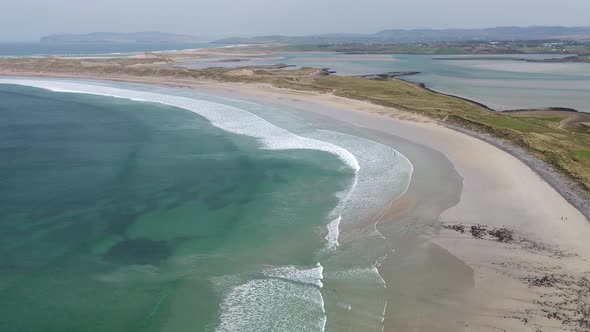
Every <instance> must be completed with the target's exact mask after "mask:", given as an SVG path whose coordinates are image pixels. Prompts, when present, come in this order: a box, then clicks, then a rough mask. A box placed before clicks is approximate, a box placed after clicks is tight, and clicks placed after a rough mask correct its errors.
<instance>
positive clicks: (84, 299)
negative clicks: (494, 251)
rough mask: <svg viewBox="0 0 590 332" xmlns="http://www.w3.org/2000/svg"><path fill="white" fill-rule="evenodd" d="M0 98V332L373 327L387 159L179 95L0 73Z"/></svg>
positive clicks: (294, 120)
mask: <svg viewBox="0 0 590 332" xmlns="http://www.w3.org/2000/svg"><path fill="white" fill-rule="evenodd" d="M0 100H1V101H2V102H0V128H2V129H1V130H0V138H1V139H0V238H1V241H0V257H1V258H0V310H1V311H2V315H1V316H0V327H2V330H6V331H40V330H43V331H60V332H63V331H324V330H328V331H329V330H330V320H331V319H332V320H337V319H338V316H339V315H347V316H348V317H355V320H354V321H355V322H356V324H358V326H356V327H353V328H356V329H357V330H358V329H363V330H368V331H370V330H374V331H380V330H381V326H382V321H383V312H384V309H385V305H386V303H385V301H384V298H383V296H382V295H383V291H382V290H383V287H385V286H386V285H385V284H384V282H383V279H382V278H381V277H380V275H379V273H378V272H377V268H376V267H377V266H378V265H379V263H380V262H381V261H382V259H383V258H384V257H385V255H386V254H387V252H389V251H390V250H389V248H387V245H386V244H385V241H384V240H383V237H382V236H381V234H380V233H379V232H378V230H377V229H376V228H375V224H374V221H375V220H377V218H378V217H379V216H380V215H381V214H382V213H383V210H384V209H385V208H386V207H387V206H388V204H389V203H390V201H391V199H393V198H395V197H398V196H399V195H401V194H402V193H403V192H405V190H406V189H407V187H408V185H409V182H410V178H411V174H412V169H413V167H412V164H411V163H410V161H409V160H407V159H406V158H405V157H404V156H403V155H401V154H400V153H399V152H397V151H395V150H393V149H392V148H390V147H388V146H384V145H382V144H379V143H377V142H374V141H370V140H367V139H364V138H361V137H357V136H354V135H351V134H350V133H346V132H345V131H339V130H334V127H333V126H325V125H323V124H321V123H314V122H310V121H308V120H307V119H305V118H302V117H301V116H300V115H296V114H293V113H290V112H289V111H288V110H279V109H276V108H272V107H267V106H263V105H259V104H253V103H249V102H242V101H238V100H230V99H226V98H220V97H216V96H212V95H207V94H199V93H198V92H194V91H188V90H174V89H164V88H155V87H147V86H139V85H124V84H116V85H115V84H111V83H108V84H107V83H101V82H82V81H57V80H22V79H0ZM336 129H337V128H336ZM334 294H337V295H338V296H334ZM31 317H35V319H31Z"/></svg>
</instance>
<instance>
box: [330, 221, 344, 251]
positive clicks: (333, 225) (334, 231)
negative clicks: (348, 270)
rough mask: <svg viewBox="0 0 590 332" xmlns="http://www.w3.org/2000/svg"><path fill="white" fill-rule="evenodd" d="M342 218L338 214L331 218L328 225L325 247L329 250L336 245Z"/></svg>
mask: <svg viewBox="0 0 590 332" xmlns="http://www.w3.org/2000/svg"><path fill="white" fill-rule="evenodd" d="M341 220H342V216H338V218H336V219H334V220H332V221H331V222H330V223H329V224H328V226H326V227H327V228H328V234H327V235H326V241H328V244H327V248H328V249H330V250H334V249H336V248H337V247H338V245H339V244H338V237H339V236H340V228H339V227H340V221H341Z"/></svg>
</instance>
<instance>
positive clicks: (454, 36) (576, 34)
mask: <svg viewBox="0 0 590 332" xmlns="http://www.w3.org/2000/svg"><path fill="white" fill-rule="evenodd" d="M545 39H590V27H554V26H532V27H497V28H486V29H440V30H438V29H413V30H404V29H391V30H383V31H380V32H377V33H373V34H337V33H333V34H322V35H311V36H292V37H290V36H261V37H252V38H226V39H221V40H217V41H214V43H227V44H266V43H280V44H322V43H324V44H337V43H367V44H368V43H431V42H457V41H469V40H479V41H494V40H497V41H506V40H545Z"/></svg>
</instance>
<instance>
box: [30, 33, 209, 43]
mask: <svg viewBox="0 0 590 332" xmlns="http://www.w3.org/2000/svg"><path fill="white" fill-rule="evenodd" d="M40 41H41V42H42V43H196V42H202V41H203V38H199V37H195V36H187V35H178V34H172V33H165V32H131V33H115V32H94V33H89V34H64V35H49V36H45V37H42V38H41V40H40Z"/></svg>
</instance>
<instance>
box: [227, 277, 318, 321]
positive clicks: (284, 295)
mask: <svg viewBox="0 0 590 332" xmlns="http://www.w3.org/2000/svg"><path fill="white" fill-rule="evenodd" d="M220 309H221V315H220V320H219V325H218V326H217V328H216V331H218V332H222V331H223V332H226V331H228V332H229V331H231V332H234V331H244V332H248V331H324V329H325V324H326V315H325V310H324V300H323V298H322V294H321V293H320V290H319V288H317V287H314V286H311V285H304V284H299V283H293V282H289V281H284V280H279V279H256V280H252V281H249V282H247V283H245V284H242V285H239V286H237V287H233V288H232V289H231V290H230V291H229V292H228V293H227V294H226V296H225V298H224V299H223V301H222V303H221V308H220Z"/></svg>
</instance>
